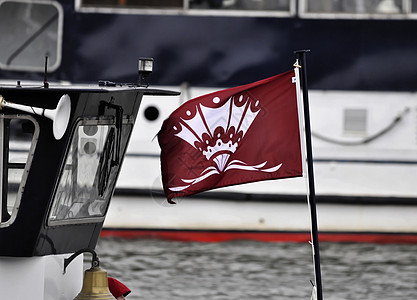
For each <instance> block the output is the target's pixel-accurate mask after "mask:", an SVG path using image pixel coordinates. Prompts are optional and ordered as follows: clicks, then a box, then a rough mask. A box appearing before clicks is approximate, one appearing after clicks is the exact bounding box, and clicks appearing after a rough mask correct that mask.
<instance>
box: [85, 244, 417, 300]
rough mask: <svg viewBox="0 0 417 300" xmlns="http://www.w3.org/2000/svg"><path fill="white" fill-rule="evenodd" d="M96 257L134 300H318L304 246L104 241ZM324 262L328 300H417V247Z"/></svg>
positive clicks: (330, 248)
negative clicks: (128, 290) (311, 281)
mask: <svg viewBox="0 0 417 300" xmlns="http://www.w3.org/2000/svg"><path fill="white" fill-rule="evenodd" d="M96 251H97V253H98V254H99V257H100V261H101V267H102V268H103V269H105V270H106V271H107V272H108V276H111V277H115V278H117V279H118V280H120V281H122V282H123V283H124V284H125V285H127V286H128V287H129V288H130V289H131V290H132V293H131V294H130V295H129V296H128V297H127V298H126V299H127V300H135V299H137V300H139V299H147V300H154V299H155V300H156V299H158V300H165V299H172V300H174V299H175V300H176V299H194V300H199V299H201V300H203V299H204V300H210V299H213V300H220V299H221V300H223V299H224V300H226V299H227V300H232V299H310V296H311V290H312V286H311V283H310V280H313V281H314V271H313V263H312V254H311V246H310V245H309V244H302V243H262V242H254V241H231V242H223V243H197V242H195V243H194V242H176V241H166V240H156V239H155V240H153V239H121V238H102V239H100V241H99V244H98V245H97V248H96ZM87 256H88V255H86V263H88V257H87ZM320 256H321V269H322V278H323V296H324V299H328V300H330V299H334V300H340V299H355V300H356V299H368V300H374V299H375V300H377V299H378V300H384V299H386V300H388V299H417V245H395V244H388V245H386V244H384V245H381V244H367V243H321V244H320ZM87 266H88V265H87Z"/></svg>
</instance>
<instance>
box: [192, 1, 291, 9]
mask: <svg viewBox="0 0 417 300" xmlns="http://www.w3.org/2000/svg"><path fill="white" fill-rule="evenodd" d="M190 8H194V9H236V10H277V11H289V10H290V0H190Z"/></svg>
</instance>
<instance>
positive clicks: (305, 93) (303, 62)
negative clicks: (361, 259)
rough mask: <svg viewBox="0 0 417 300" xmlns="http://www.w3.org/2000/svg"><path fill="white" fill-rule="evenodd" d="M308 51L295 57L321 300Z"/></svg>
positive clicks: (321, 298) (320, 299)
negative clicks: (299, 85)
mask: <svg viewBox="0 0 417 300" xmlns="http://www.w3.org/2000/svg"><path fill="white" fill-rule="evenodd" d="M307 52H310V50H299V51H295V52H294V53H295V54H296V57H297V59H298V62H299V66H298V67H299V69H300V71H301V72H300V75H301V76H300V79H301V86H302V92H303V109H304V130H305V146H306V155H307V158H306V159H307V178H308V191H309V193H308V197H307V200H308V204H309V208H310V217H311V240H312V241H311V243H312V247H313V260H314V274H315V281H316V284H315V288H316V289H317V299H318V300H323V288H322V283H321V270H320V253H319V238H318V228H317V210H316V192H315V188H314V171H313V154H312V153H313V151H312V144H311V128H310V111H309V101H308V88H307V64H306V58H305V56H306V53H307Z"/></svg>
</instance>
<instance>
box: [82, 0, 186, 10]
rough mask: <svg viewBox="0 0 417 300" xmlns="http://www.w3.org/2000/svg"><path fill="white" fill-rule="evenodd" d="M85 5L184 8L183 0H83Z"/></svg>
mask: <svg viewBox="0 0 417 300" xmlns="http://www.w3.org/2000/svg"><path fill="white" fill-rule="evenodd" d="M82 4H83V5H84V6H104V7H106V6H108V7H115V6H118V7H137V8H182V7H183V5H184V4H183V0H159V1H154V0H82Z"/></svg>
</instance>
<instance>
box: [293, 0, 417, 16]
mask: <svg viewBox="0 0 417 300" xmlns="http://www.w3.org/2000/svg"><path fill="white" fill-rule="evenodd" d="M416 12H417V0H314V1H310V0H300V15H301V16H303V17H317V18H326V17H328V18H382V19H383V18H400V19H401V18H406V17H407V18H408V17H410V15H412V14H413V13H414V14H415V13H416Z"/></svg>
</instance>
